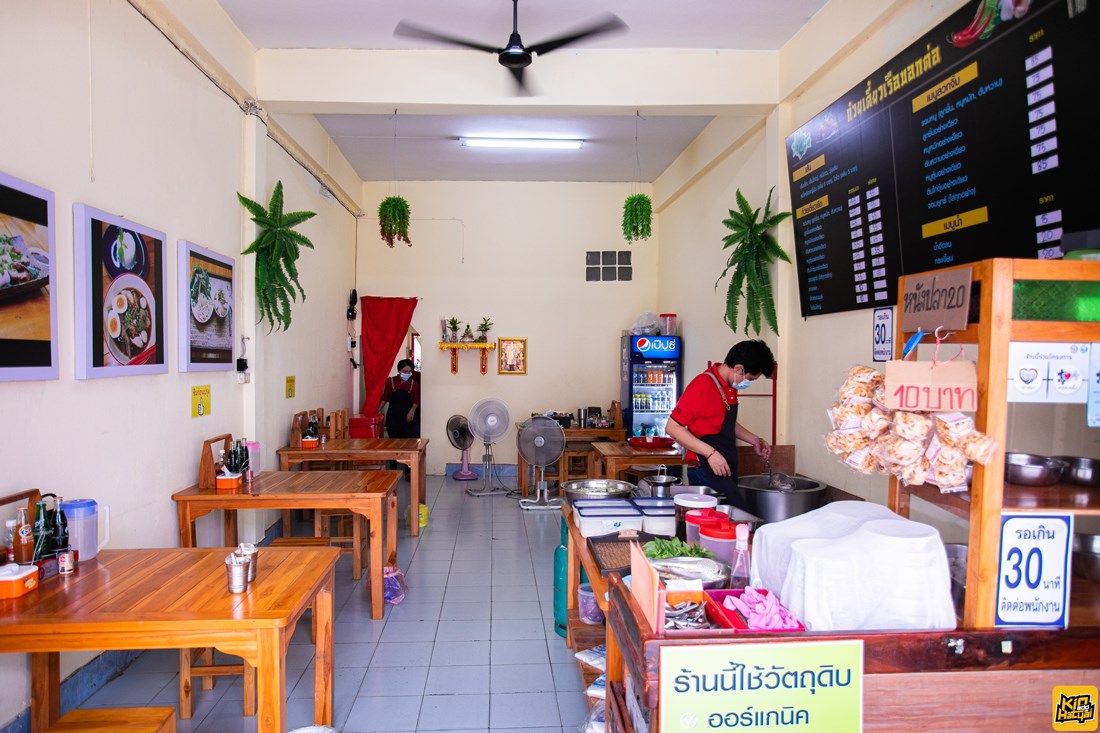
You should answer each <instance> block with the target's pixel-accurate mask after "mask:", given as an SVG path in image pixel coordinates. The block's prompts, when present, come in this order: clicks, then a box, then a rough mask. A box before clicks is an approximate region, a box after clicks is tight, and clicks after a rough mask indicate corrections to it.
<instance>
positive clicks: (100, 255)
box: [73, 204, 168, 379]
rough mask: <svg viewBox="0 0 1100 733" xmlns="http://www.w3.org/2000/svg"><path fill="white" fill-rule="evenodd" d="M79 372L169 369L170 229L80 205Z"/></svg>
mask: <svg viewBox="0 0 1100 733" xmlns="http://www.w3.org/2000/svg"><path fill="white" fill-rule="evenodd" d="M73 229H74V236H73V242H74V249H75V252H74V255H75V256H74V258H73V260H74V264H75V269H76V271H75V288H74V290H75V299H76V324H75V330H76V356H75V358H76V378H77V379H95V378H98V377H121V376H126V375H136V374H164V373H166V372H167V371H168V358H167V349H166V343H167V342H166V336H167V334H166V333H165V331H164V324H165V323H166V322H167V319H166V311H167V306H168V298H167V293H166V292H165V272H166V261H165V251H164V242H165V234H164V232H158V231H157V230H155V229H150V228H149V227H146V226H142V225H141V224H137V223H135V222H132V221H130V220H128V219H124V218H122V217H121V216H115V215H114V214H108V213H107V212H105V211H100V210H99V209H94V208H92V207H91V206H85V205H84V204H75V205H74V206H73Z"/></svg>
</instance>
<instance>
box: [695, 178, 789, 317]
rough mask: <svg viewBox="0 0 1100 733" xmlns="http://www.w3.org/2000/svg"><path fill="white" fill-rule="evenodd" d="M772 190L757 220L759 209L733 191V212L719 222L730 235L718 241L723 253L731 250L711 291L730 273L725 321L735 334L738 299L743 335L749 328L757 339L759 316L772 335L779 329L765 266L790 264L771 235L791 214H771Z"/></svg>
mask: <svg viewBox="0 0 1100 733" xmlns="http://www.w3.org/2000/svg"><path fill="white" fill-rule="evenodd" d="M774 191H775V188H774V187H772V190H771V191H768V202H767V204H765V205H764V216H763V218H760V209H755V210H754V209H753V208H752V207H751V206H749V202H748V201H747V200H745V197H744V196H743V195H741V190H740V189H738V190H737V209H736V210H734V209H730V210H729V212H730V215H729V218H728V219H725V220H723V221H722V223H723V224H725V225H726V228H728V229H729V230H730V231H731V232H732V233H731V234H729V235H728V236H726V237H725V238H723V239H722V241H723V242H725V244H724V245H723V247H722V248H723V249H728V248H730V247H733V248H734V249H733V251H732V252H730V254H729V258H728V259H727V260H726V269H724V270H722V274H721V275H719V276H718V280H717V281H715V283H714V287H715V289H717V288H718V283H719V282H721V281H722V278H724V277H725V276H726V273H728V272H729V271H730V270H731V269H732V270H733V274H732V275H730V282H729V287H728V289H727V290H726V314H725V321H726V325H728V326H729V327H730V328H731V329H732V330H733V331H734V332H735V333H736V332H737V316H738V308H739V306H740V302H741V298H742V297H744V299H745V333H746V334H748V332H749V328H750V327H751V328H752V329H753V330H754V331H755V332H756V333H757V334H758V335H759V333H760V326H761V321H760V317H761V313H763V317H764V320H765V321H766V322H767V325H768V326H769V327H771V329H772V331H774V332H775V335H776V336H778V335H779V327H778V326H777V325H776V318H775V299H774V297H773V294H772V282H771V275H769V274H768V266H769V265H771V264H773V263H774V262H775V261H776V260H777V259H780V260H783V261H784V262H790V261H791V260H790V258H789V257H788V256H787V253H786V252H784V251H783V248H782V247H780V246H779V242H777V241H776V239H775V237H774V236H773V235H772V233H771V231H770V230H771V229H773V228H774V227H775V226H776V225H777V224H779V222H781V221H783V220H784V219H786V218H787V217H789V216H790V215H791V212H789V211H785V212H777V213H774V214H773V213H772V193H773V192H774Z"/></svg>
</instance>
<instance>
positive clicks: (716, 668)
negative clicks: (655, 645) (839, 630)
mask: <svg viewBox="0 0 1100 733" xmlns="http://www.w3.org/2000/svg"><path fill="white" fill-rule="evenodd" d="M660 710H661V714H660V718H661V720H660V730H661V732H662V733H688V732H691V733H695V731H713V730H729V729H733V728H736V729H737V730H741V731H754V733H764V732H765V731H820V730H826V729H827V730H829V731H831V732H832V733H856V732H857V731H861V730H863V641H862V640H860V639H853V640H850V641H806V642H789V643H762V644H752V643H745V644H713V645H709V644H708V645H706V646H663V647H661V657H660Z"/></svg>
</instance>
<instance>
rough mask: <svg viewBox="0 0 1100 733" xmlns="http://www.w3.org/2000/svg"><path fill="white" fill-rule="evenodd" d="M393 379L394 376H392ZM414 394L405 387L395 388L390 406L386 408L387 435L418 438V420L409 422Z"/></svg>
mask: <svg viewBox="0 0 1100 733" xmlns="http://www.w3.org/2000/svg"><path fill="white" fill-rule="evenodd" d="M391 379H392V377H391ZM412 406H413V401H412V395H411V394H409V393H408V392H406V391H405V390H403V389H398V388H397V387H394V388H393V394H391V395H390V406H389V408H388V409H387V410H386V435H388V436H389V437H391V438H416V437H418V436H417V435H416V422H415V421H413V422H409V420H408V417H409V410H411V409H412Z"/></svg>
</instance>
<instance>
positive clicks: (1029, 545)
mask: <svg viewBox="0 0 1100 733" xmlns="http://www.w3.org/2000/svg"><path fill="white" fill-rule="evenodd" d="M1072 539H1073V515H1072V514H1009V513H1004V514H1001V562H1000V568H999V570H998V573H997V615H996V625H997V626H1050V627H1060V628H1063V629H1064V628H1066V626H1067V625H1068V623H1069V567H1070V541H1071V540H1072Z"/></svg>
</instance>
